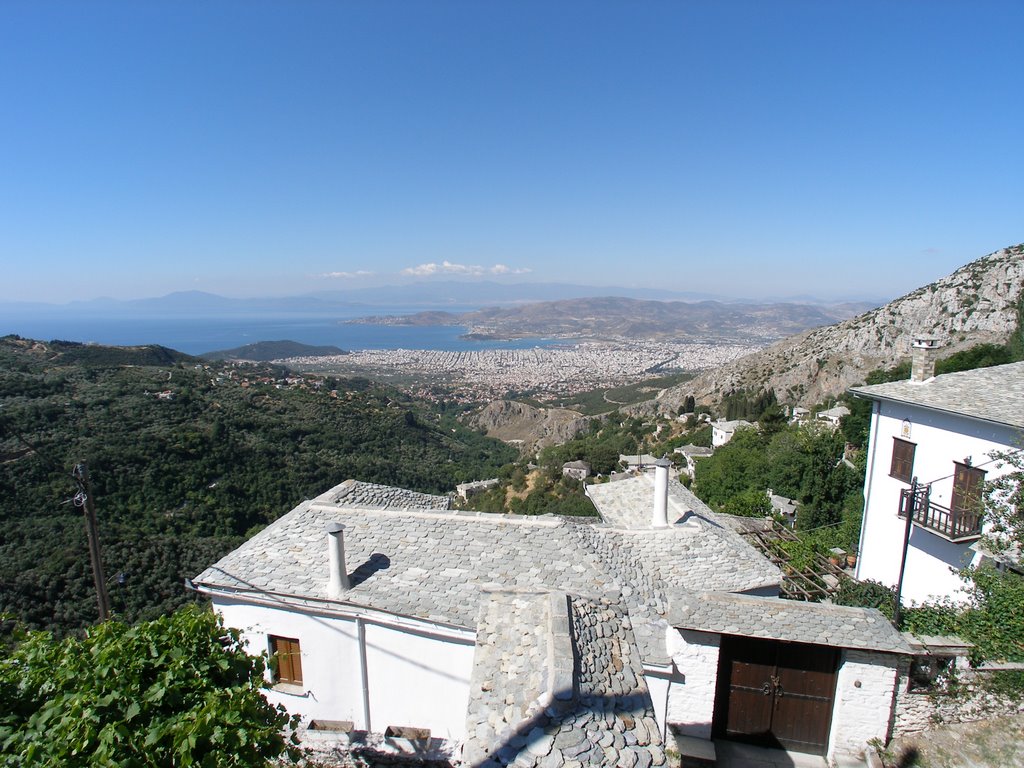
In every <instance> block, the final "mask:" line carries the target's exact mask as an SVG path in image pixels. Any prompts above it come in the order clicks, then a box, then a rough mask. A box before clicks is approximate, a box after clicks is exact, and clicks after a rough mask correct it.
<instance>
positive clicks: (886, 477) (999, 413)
mask: <svg viewBox="0 0 1024 768" xmlns="http://www.w3.org/2000/svg"><path fill="white" fill-rule="evenodd" d="M937 349H938V347H937V346H936V344H935V343H934V340H932V339H922V340H917V341H915V342H914V345H913V347H912V353H913V372H912V374H911V378H910V379H908V380H905V381H897V382H889V383H886V384H876V385H873V386H867V387H855V388H853V389H852V390H851V392H852V393H853V394H854V395H856V396H857V397H864V398H868V399H870V400H871V401H872V415H871V427H870V433H869V443H868V457H867V475H866V477H865V483H864V498H865V503H864V519H863V523H862V527H861V537H860V558H859V560H858V565H857V578H858V579H872V580H875V581H880V582H882V583H883V584H887V585H892V586H895V585H896V583H897V582H898V580H899V569H900V562H901V559H902V548H903V540H904V534H905V528H906V517H905V516H901V515H902V513H903V512H904V511H905V510H906V509H908V508H909V507H910V503H911V498H912V496H911V481H912V480H913V479H914V478H917V481H918V484H919V485H918V492H917V497H916V500H915V501H916V505H915V511H914V515H913V525H912V529H911V533H910V541H909V548H908V552H907V562H906V571H905V575H904V583H903V593H902V594H903V598H904V600H905V601H919V602H920V601H924V600H927V599H929V598H934V597H944V596H953V597H958V596H959V597H962V596H963V592H962V589H961V587H962V585H963V582H962V580H961V579H960V578H959V577H958V576H957V573H956V571H958V570H959V569H961V568H964V567H966V566H971V565H976V564H977V563H978V562H979V560H980V558H981V555H980V554H979V552H978V548H977V546H976V544H977V542H978V540H979V538H980V537H981V534H982V530H983V527H984V521H983V519H982V518H981V516H980V515H979V497H980V491H981V486H982V483H984V482H985V481H986V480H992V479H994V478H995V477H998V476H999V475H1000V474H1002V473H1003V472H1005V471H1007V468H1006V467H1005V466H1004V465H1003V464H1002V463H1001V462H999V461H997V460H995V459H994V458H993V453H994V452H998V451H1009V450H1015V449H1018V448H1020V446H1021V435H1022V429H1024V363H1011V364H1009V365H1001V366H995V367H992V368H981V369H977V370H973V371H963V372H960V373H949V374H944V375H942V376H934V370H935V356H936V350H937Z"/></svg>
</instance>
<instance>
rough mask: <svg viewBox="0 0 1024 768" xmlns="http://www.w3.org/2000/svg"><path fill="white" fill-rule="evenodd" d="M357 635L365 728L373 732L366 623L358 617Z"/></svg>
mask: <svg viewBox="0 0 1024 768" xmlns="http://www.w3.org/2000/svg"><path fill="white" fill-rule="evenodd" d="M356 635H357V637H358V638H359V677H360V688H361V689H362V694H363V726H364V727H365V729H366V730H367V731H372V730H373V728H372V727H371V725H370V676H369V674H368V672H367V669H366V622H364V621H363V620H362V619H360V618H359V617H356Z"/></svg>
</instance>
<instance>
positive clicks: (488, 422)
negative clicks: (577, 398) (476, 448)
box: [467, 400, 590, 452]
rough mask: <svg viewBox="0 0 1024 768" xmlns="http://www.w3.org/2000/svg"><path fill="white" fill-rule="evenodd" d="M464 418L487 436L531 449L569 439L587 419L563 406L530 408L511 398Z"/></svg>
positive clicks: (580, 429) (497, 401) (578, 431)
mask: <svg viewBox="0 0 1024 768" xmlns="http://www.w3.org/2000/svg"><path fill="white" fill-rule="evenodd" d="M467 421H468V422H469V424H470V426H474V427H481V428H483V429H484V430H485V431H486V432H487V435H488V437H496V438H498V439H499V440H504V441H505V442H520V443H522V445H523V448H524V450H527V451H530V452H532V451H534V450H536V449H538V448H543V447H545V446H548V445H556V444H559V443H564V442H567V441H569V440H572V439H573V438H574V437H576V435H578V434H580V432H583V431H584V430H586V429H587V426H588V424H589V421H590V420H589V419H587V418H586V417H584V416H583V415H581V414H579V413H577V412H576V411H570V410H567V409H565V408H534V407H533V406H532V405H527V404H526V403H518V402H515V401H514V400H495V401H494V402H492V403H488V404H487V405H486V406H485V407H484V408H483V410H482V411H480V412H479V413H478V414H476V415H475V416H473V417H471V418H470V419H468V420H467Z"/></svg>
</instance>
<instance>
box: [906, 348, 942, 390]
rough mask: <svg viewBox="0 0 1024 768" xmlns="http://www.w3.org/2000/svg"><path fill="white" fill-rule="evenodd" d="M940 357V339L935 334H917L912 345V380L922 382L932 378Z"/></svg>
mask: <svg viewBox="0 0 1024 768" xmlns="http://www.w3.org/2000/svg"><path fill="white" fill-rule="evenodd" d="M938 357H939V340H938V339H936V338H935V337H934V336H915V337H914V341H913V343H912V344H911V345H910V380H911V381H915V382H918V383H920V382H922V381H927V380H928V379H930V378H932V377H933V376H934V375H935V361H936V360H937V359H938Z"/></svg>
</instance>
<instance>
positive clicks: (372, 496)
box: [317, 480, 452, 509]
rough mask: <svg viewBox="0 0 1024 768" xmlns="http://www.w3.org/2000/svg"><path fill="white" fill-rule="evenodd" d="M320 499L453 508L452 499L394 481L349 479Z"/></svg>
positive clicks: (356, 504) (362, 504) (344, 503)
mask: <svg viewBox="0 0 1024 768" xmlns="http://www.w3.org/2000/svg"><path fill="white" fill-rule="evenodd" d="M317 501H320V502H329V503H331V504H335V505H337V506H344V507H384V508H387V509H451V505H452V502H451V499H450V498H449V497H447V496H434V495H432V494H429V493H417V492H416V491H407V490H405V489H404V488H393V487H391V486H390V485H378V484H377V483H363V482H360V481H358V480H346V481H345V482H344V483H342V484H341V485H338V486H335V487H334V488H332V489H331V490H329V491H328V492H327V493H325V494H323V495H322V496H320V497H319V498H317Z"/></svg>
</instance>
